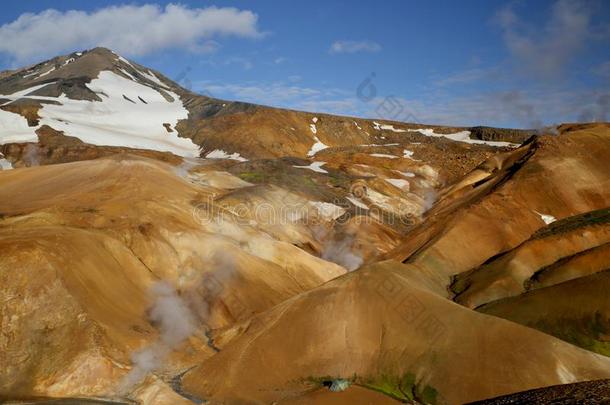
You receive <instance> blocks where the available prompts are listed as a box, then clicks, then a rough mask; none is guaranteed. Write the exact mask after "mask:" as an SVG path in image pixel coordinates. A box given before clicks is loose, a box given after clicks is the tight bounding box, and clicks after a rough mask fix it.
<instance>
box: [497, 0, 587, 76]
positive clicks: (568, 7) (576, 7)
mask: <svg viewBox="0 0 610 405" xmlns="http://www.w3.org/2000/svg"><path fill="white" fill-rule="evenodd" d="M494 22H495V23H497V24H498V25H499V26H500V28H501V29H502V33H503V37H504V42H505V44H506V46H507V47H508V50H509V51H510V53H511V54H512V56H513V57H514V58H515V59H516V62H517V63H518V64H519V66H521V67H523V69H524V70H525V71H527V72H532V73H536V74H537V75H538V76H539V77H549V76H556V75H557V74H559V73H561V72H562V71H563V70H564V69H565V68H566V67H567V65H568V64H569V63H571V62H572V61H573V59H574V58H575V57H576V56H577V55H578V53H579V52H580V51H581V50H582V49H583V48H584V47H585V46H586V44H587V41H588V40H590V39H591V37H592V36H593V33H594V31H595V29H594V27H593V26H592V24H591V10H590V7H587V4H586V3H585V2H583V1H579V0H559V1H557V2H556V3H555V4H554V5H553V6H552V8H551V14H550V16H549V17H548V19H547V21H546V24H544V25H543V26H542V27H538V26H534V25H531V24H528V23H526V22H525V21H523V20H522V19H521V18H520V17H519V16H518V15H517V14H516V13H515V11H514V9H513V3H511V5H509V6H507V7H505V8H503V9H501V10H500V11H499V12H498V13H497V14H496V17H495V19H494Z"/></svg>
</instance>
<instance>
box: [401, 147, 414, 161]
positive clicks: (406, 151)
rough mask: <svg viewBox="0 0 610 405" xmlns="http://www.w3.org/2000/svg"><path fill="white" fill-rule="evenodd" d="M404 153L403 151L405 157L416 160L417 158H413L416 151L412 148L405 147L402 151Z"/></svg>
mask: <svg viewBox="0 0 610 405" xmlns="http://www.w3.org/2000/svg"><path fill="white" fill-rule="evenodd" d="M402 153H403V155H402V157H403V158H405V159H411V160H415V159H413V154H414V153H415V152H413V151H412V150H408V149H405V150H403V151H402Z"/></svg>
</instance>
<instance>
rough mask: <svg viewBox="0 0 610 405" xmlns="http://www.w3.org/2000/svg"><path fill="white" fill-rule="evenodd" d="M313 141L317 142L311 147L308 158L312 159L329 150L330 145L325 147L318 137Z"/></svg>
mask: <svg viewBox="0 0 610 405" xmlns="http://www.w3.org/2000/svg"><path fill="white" fill-rule="evenodd" d="M313 139H314V141H316V142H315V143H314V144H313V145H312V146H311V149H310V150H309V152H307V156H308V157H312V156H314V155H315V154H316V153H318V152H319V151H321V150H323V149H326V148H328V145H325V144H324V143H323V142H322V141H320V140H319V139H318V137H317V136H314V137H313Z"/></svg>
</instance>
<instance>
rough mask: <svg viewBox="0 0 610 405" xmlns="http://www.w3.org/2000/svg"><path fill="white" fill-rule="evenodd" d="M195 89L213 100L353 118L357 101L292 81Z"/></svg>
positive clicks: (202, 84) (212, 84) (342, 93)
mask: <svg viewBox="0 0 610 405" xmlns="http://www.w3.org/2000/svg"><path fill="white" fill-rule="evenodd" d="M195 89H196V90H197V91H200V92H203V93H205V94H207V95H211V96H213V97H218V98H223V99H229V100H238V101H245V102H250V103H255V104H263V105H269V106H274V107H284V108H292V109H296V110H304V111H313V112H328V113H331V114H348V115H349V114H351V115H353V114H355V113H357V111H358V107H359V105H358V104H359V101H358V100H357V99H356V98H355V97H354V96H353V95H352V94H351V92H349V91H345V90H341V89H336V88H321V89H316V88H312V87H306V86H298V85H296V84H295V81H294V80H290V79H289V80H288V82H284V81H276V82H271V83H258V82H257V83H239V84H235V83H234V84H227V83H216V82H210V81H202V82H198V83H196V87H195Z"/></svg>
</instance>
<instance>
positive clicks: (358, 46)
mask: <svg viewBox="0 0 610 405" xmlns="http://www.w3.org/2000/svg"><path fill="white" fill-rule="evenodd" d="M328 51H329V52H330V53H332V54H335V53H356V52H379V51H381V45H379V44H378V43H377V42H373V41H368V40H367V41H335V42H333V43H332V44H331V46H330V49H329V50H328Z"/></svg>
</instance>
